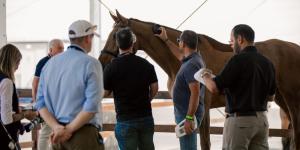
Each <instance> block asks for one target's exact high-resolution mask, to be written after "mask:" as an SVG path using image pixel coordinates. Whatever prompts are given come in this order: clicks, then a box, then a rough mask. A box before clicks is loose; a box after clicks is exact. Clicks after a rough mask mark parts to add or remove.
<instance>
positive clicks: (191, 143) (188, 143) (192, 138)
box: [175, 114, 203, 150]
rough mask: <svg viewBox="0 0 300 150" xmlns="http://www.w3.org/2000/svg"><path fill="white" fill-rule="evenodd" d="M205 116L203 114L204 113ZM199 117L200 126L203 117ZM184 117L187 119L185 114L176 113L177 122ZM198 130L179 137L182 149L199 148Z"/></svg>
mask: <svg viewBox="0 0 300 150" xmlns="http://www.w3.org/2000/svg"><path fill="white" fill-rule="evenodd" d="M202 116H203V115H202ZM202 116H201V117H197V123H198V127H199V126H200V124H201V121H202V119H203V117H202ZM183 119H185V115H176V114H175V121H176V124H179V123H180V122H181V121H182V120H183ZM197 130H198V129H196V130H195V131H194V132H193V133H192V134H190V135H185V136H182V137H180V138H179V143H180V150H197Z"/></svg>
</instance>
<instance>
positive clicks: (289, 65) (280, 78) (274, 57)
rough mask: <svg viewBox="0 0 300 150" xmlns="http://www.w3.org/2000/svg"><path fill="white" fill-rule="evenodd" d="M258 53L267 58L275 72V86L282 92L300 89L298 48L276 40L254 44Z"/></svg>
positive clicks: (299, 48) (299, 50) (299, 55)
mask: <svg viewBox="0 0 300 150" xmlns="http://www.w3.org/2000/svg"><path fill="white" fill-rule="evenodd" d="M255 45H256V47H257V48H258V50H259V52H260V53H261V54H262V55H264V56H265V57H267V58H268V59H269V60H270V61H271V62H272V63H273V64H274V67H275V70H276V76H277V84H278V85H279V87H280V88H281V91H284V92H292V91H294V92H296V91H295V90H299V89H300V80H299V76H300V46H299V45H297V44H295V43H291V42H286V41H282V40H277V39H271V40H267V41H263V42H258V43H256V44H255Z"/></svg>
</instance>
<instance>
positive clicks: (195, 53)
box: [182, 52, 198, 62]
mask: <svg viewBox="0 0 300 150" xmlns="http://www.w3.org/2000/svg"><path fill="white" fill-rule="evenodd" d="M197 54H198V53H197V52H192V53H191V54H190V55H189V56H187V57H184V58H183V59H182V62H186V61H188V60H190V59H191V58H192V57H194V56H195V55H197Z"/></svg>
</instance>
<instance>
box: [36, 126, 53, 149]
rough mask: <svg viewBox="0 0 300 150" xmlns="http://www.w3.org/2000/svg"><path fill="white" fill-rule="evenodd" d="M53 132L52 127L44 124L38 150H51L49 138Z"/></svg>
mask: <svg viewBox="0 0 300 150" xmlns="http://www.w3.org/2000/svg"><path fill="white" fill-rule="evenodd" d="M51 132H52V129H51V128H50V126H48V125H47V124H46V123H43V124H42V129H41V132H40V134H39V139H38V150H49V149H50V148H49V137H50V134H51Z"/></svg>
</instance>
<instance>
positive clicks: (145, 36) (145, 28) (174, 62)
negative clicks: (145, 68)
mask: <svg viewBox="0 0 300 150" xmlns="http://www.w3.org/2000/svg"><path fill="white" fill-rule="evenodd" d="M131 28H132V30H133V31H134V32H135V34H136V35H137V38H138V45H139V49H142V50H144V51H145V52H146V53H147V54H148V55H149V56H150V57H151V58H152V59H153V60H154V61H155V62H156V63H157V64H158V65H159V66H160V67H161V68H162V69H163V70H164V71H165V72H166V73H167V75H168V76H169V78H171V79H175V76H176V73H177V72H178V70H179V68H180V65H181V63H180V61H179V60H178V59H177V58H176V57H175V56H174V55H173V54H172V53H171V51H170V50H169V49H168V47H167V46H166V45H165V44H164V43H163V41H161V40H160V39H158V37H155V36H154V35H153V32H152V30H151V28H152V27H151V25H150V24H146V23H142V22H137V21H134V22H132V23H131Z"/></svg>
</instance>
